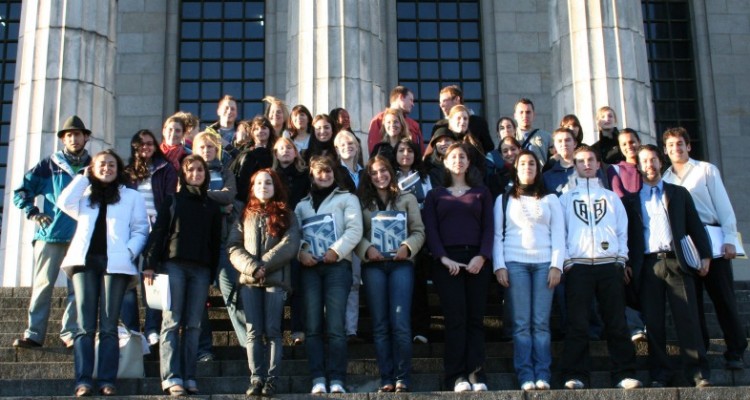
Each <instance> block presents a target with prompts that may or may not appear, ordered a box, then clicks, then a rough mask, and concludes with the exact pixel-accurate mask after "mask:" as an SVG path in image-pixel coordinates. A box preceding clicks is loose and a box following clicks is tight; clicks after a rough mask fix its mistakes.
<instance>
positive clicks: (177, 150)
mask: <svg viewBox="0 0 750 400" xmlns="http://www.w3.org/2000/svg"><path fill="white" fill-rule="evenodd" d="M159 148H160V149H161V152H162V153H164V157H166V158H167V160H168V161H169V162H170V163H172V166H173V167H174V168H175V170H177V171H179V170H180V162H182V159H183V158H185V156H186V155H187V154H188V153H187V150H185V146H183V145H181V144H178V145H176V146H170V145H168V144H166V143H164V142H162V144H160V145H159Z"/></svg>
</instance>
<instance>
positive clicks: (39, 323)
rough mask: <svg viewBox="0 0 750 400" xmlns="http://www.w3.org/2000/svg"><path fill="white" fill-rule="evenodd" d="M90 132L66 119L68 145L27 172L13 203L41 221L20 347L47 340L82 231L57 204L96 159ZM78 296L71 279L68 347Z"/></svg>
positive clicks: (65, 322) (61, 134)
mask: <svg viewBox="0 0 750 400" xmlns="http://www.w3.org/2000/svg"><path fill="white" fill-rule="evenodd" d="M90 136H91V131H90V130H88V129H86V126H85V125H84V124H83V121H81V119H80V118H78V117H77V116H75V115H74V116H72V117H70V118H68V119H67V120H65V123H64V124H63V127H62V129H60V130H59V131H58V132H57V137H58V138H59V139H60V140H62V143H63V149H62V150H61V151H57V152H55V153H53V154H52V155H51V156H49V157H46V158H44V159H42V160H41V161H39V163H38V164H37V165H36V166H34V168H32V169H31V170H29V172H27V173H26V175H24V177H23V182H22V183H21V186H20V187H19V188H18V189H16V190H14V191H13V204H15V205H16V207H18V208H20V209H21V210H23V211H24V213H25V214H26V218H27V219H29V220H33V221H34V222H36V224H37V225H38V229H37V231H36V234H35V235H34V241H33V246H34V276H33V278H34V280H33V284H32V285H33V286H32V292H31V304H30V305H29V326H28V328H27V329H26V331H25V332H24V335H23V338H20V339H16V341H15V342H13V346H15V347H26V348H29V347H41V346H42V344H44V336H45V334H46V333H47V320H48V319H49V313H50V300H51V297H52V289H53V287H54V286H55V281H56V280H57V276H58V274H59V272H60V263H61V262H62V259H63V257H64V256H65V252H66V251H67V250H68V245H69V244H70V240H71V239H72V238H73V233H74V232H75V230H76V222H75V220H73V219H72V218H70V217H69V216H68V215H67V214H65V213H64V212H62V210H60V209H59V208H57V205H56V203H57V198H58V196H60V192H62V190H63V189H64V188H65V187H66V186H67V185H68V184H69V183H70V182H71V181H72V180H73V177H74V176H75V175H76V174H77V173H78V171H80V170H81V169H82V168H83V167H85V166H87V165H89V163H90V162H91V157H90V156H89V154H88V152H87V151H86V149H85V148H84V147H85V146H86V142H88V140H89V137H90ZM37 196H43V198H44V202H43V204H44V205H43V207H42V209H41V210H40V209H39V208H38V207H36V205H35V204H34V200H35V198H36V197H37ZM74 299H75V297H74V296H73V287H72V285H71V284H70V280H68V298H67V302H66V307H65V313H64V314H63V318H62V330H61V331H60V339H62V341H63V343H64V344H65V346H66V347H68V348H71V347H73V338H74V336H75V332H76V330H77V325H76V309H75V303H74Z"/></svg>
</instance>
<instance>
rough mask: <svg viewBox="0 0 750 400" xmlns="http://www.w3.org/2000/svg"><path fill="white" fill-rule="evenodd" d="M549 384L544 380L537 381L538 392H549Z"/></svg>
mask: <svg viewBox="0 0 750 400" xmlns="http://www.w3.org/2000/svg"><path fill="white" fill-rule="evenodd" d="M549 387H550V386H549V382H547V381H545V380H544V379H539V380H538V381H536V388H537V390H549Z"/></svg>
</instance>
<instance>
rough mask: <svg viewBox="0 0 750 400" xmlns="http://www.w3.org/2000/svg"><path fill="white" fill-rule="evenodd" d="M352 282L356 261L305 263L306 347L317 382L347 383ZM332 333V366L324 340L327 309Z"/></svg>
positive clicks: (303, 283) (303, 290) (303, 288)
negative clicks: (347, 340) (348, 326)
mask: <svg viewBox="0 0 750 400" xmlns="http://www.w3.org/2000/svg"><path fill="white" fill-rule="evenodd" d="M351 286H352V264H351V262H350V261H348V260H341V261H339V262H335V263H333V264H324V263H318V264H316V265H315V266H312V267H305V266H303V267H302V293H303V296H304V300H305V318H306V329H305V349H306V350H307V362H308V365H309V367H310V375H311V376H312V379H313V384H316V383H323V384H325V381H326V372H328V378H329V379H330V381H331V384H334V383H338V384H340V385H343V384H344V378H346V363H347V349H346V346H347V343H346V328H345V326H344V325H345V324H344V320H345V318H346V299H347V297H348V296H349V289H350V288H351ZM324 309H325V331H326V333H327V336H328V368H326V364H325V358H326V357H325V354H324V347H325V346H324V344H323V310H324Z"/></svg>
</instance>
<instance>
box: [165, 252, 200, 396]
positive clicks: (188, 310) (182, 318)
mask: <svg viewBox="0 0 750 400" xmlns="http://www.w3.org/2000/svg"><path fill="white" fill-rule="evenodd" d="M165 270H166V271H167V274H168V275H169V290H170V292H171V295H172V307H171V309H170V310H165V311H164V312H163V313H162V315H163V320H162V325H161V336H160V337H159V364H160V369H161V379H162V382H161V387H162V389H164V390H167V389H169V388H170V387H172V386H174V385H184V386H188V387H191V386H193V387H194V386H195V385H196V382H195V370H196V364H197V363H198V338H199V337H200V333H201V315H202V313H203V309H204V308H205V305H206V297H207V296H208V285H209V284H210V281H211V270H210V269H209V268H208V267H199V266H195V265H185V264H180V263H177V262H174V261H167V262H166V263H165ZM180 326H182V338H180ZM181 349H182V351H183V354H182V355H181V354H180V350H181Z"/></svg>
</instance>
